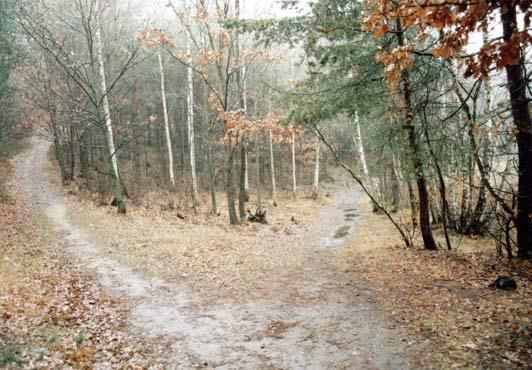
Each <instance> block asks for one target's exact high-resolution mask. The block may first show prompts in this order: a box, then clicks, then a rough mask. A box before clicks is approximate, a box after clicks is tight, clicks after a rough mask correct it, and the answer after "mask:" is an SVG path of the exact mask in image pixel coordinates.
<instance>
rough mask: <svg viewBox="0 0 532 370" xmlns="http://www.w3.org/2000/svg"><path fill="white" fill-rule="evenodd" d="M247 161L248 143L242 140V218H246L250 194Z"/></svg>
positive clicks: (239, 202)
mask: <svg viewBox="0 0 532 370" xmlns="http://www.w3.org/2000/svg"><path fill="white" fill-rule="evenodd" d="M247 162H248V160H247V150H246V144H244V142H243V140H242V143H241V144H240V182H239V184H240V188H239V193H238V213H239V216H240V219H241V220H245V219H246V202H247V201H248V200H249V194H248V192H247V190H246V175H247V172H248V170H247Z"/></svg>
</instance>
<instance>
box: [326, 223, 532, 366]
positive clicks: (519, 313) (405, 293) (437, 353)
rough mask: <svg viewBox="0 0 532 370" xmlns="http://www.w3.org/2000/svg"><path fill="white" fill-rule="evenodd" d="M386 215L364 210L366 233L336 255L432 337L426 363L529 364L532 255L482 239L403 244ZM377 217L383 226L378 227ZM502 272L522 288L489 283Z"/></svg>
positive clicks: (397, 315)
mask: <svg viewBox="0 0 532 370" xmlns="http://www.w3.org/2000/svg"><path fill="white" fill-rule="evenodd" d="M380 217H381V216H377V215H366V216H364V217H363V219H362V220H360V224H359V228H360V229H359V230H360V232H359V233H360V235H361V239H357V240H354V241H353V242H352V244H351V245H349V246H347V247H346V248H345V249H344V250H342V251H340V252H338V253H337V254H334V255H333V256H332V258H331V262H332V263H333V265H335V266H336V267H337V268H338V269H341V271H344V272H345V273H346V274H354V275H355V276H357V277H359V278H363V279H365V280H367V282H368V284H369V285H370V286H371V287H372V290H373V291H374V292H377V293H378V294H375V297H376V298H377V303H378V304H379V305H380V306H382V307H384V308H385V309H386V311H387V312H388V314H389V315H390V316H391V317H393V318H394V319H395V320H396V321H398V322H399V323H401V324H402V325H403V327H404V329H405V331H406V332H409V333H414V334H415V335H417V337H418V341H419V342H423V340H424V344H422V345H421V347H422V351H421V353H420V356H419V362H420V366H421V367H430V368H433V367H437V368H438V367H450V368H463V367H466V368H471V367H474V368H478V367H480V368H522V367H526V366H527V364H530V363H531V362H532V337H531V330H530V327H529V326H530V317H532V309H531V308H530V307H531V303H532V283H531V279H532V274H531V271H532V269H530V263H529V262H520V261H515V262H512V263H509V262H508V261H507V260H505V259H501V258H498V257H497V256H496V255H495V254H494V248H492V247H490V246H489V245H488V246H487V245H486V241H484V240H482V239H478V240H471V241H469V240H467V239H464V241H463V242H464V243H465V244H466V245H465V246H464V247H462V248H460V251H453V252H447V251H437V252H427V251H424V250H417V249H406V248H404V247H397V246H396V245H398V244H399V243H400V240H398V239H397V238H393V236H390V235H394V234H393V230H391V229H390V228H389V226H388V225H387V224H385V223H384V222H378V219H379V218H380ZM376 224H378V225H381V227H380V229H379V230H375V228H374V226H373V228H372V227H371V225H376ZM369 230H373V233H371V234H368V235H366V236H364V235H365V233H369ZM500 275H510V276H512V277H513V278H514V279H516V280H517V284H518V289H517V291H515V292H503V291H498V290H494V289H491V288H489V284H490V283H491V282H492V281H493V280H494V279H495V278H496V277H497V276H500Z"/></svg>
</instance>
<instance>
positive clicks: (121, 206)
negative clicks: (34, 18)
mask: <svg viewBox="0 0 532 370" xmlns="http://www.w3.org/2000/svg"><path fill="white" fill-rule="evenodd" d="M95 8H96V11H97V13H96V28H95V30H94V42H95V46H96V56H97V65H98V74H99V80H100V81H99V82H100V93H101V94H102V95H103V96H102V98H103V99H102V100H103V114H104V117H103V118H104V121H105V126H104V131H105V141H106V148H107V153H108V157H109V160H110V162H111V171H112V174H113V178H114V189H115V199H116V203H117V210H118V213H126V203H125V201H124V198H123V197H122V189H121V186H120V179H119V177H118V176H119V175H118V160H117V153H116V149H115V144H114V139H113V125H112V122H111V111H110V109H109V100H108V96H107V83H106V80H105V66H104V63H103V51H102V49H103V46H102V36H101V30H100V28H101V26H100V12H101V8H100V0H96V1H95ZM98 113H99V112H98Z"/></svg>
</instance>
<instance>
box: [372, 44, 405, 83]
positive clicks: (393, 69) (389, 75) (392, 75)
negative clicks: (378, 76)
mask: <svg viewBox="0 0 532 370" xmlns="http://www.w3.org/2000/svg"><path fill="white" fill-rule="evenodd" d="M411 51H412V47H411V46H407V47H398V48H395V49H394V50H392V51H391V52H386V51H385V52H382V53H380V54H377V56H376V57H375V60H376V61H377V62H379V63H382V64H384V66H385V73H386V79H387V80H388V81H389V82H390V83H397V82H399V80H400V79H401V76H402V73H403V71H405V70H407V69H409V68H410V67H411V66H412V64H413V63H414V58H413V57H412V54H411Z"/></svg>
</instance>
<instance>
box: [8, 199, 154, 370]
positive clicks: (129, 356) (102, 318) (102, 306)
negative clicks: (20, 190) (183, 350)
mask: <svg viewBox="0 0 532 370" xmlns="http://www.w3.org/2000/svg"><path fill="white" fill-rule="evenodd" d="M23 205H24V207H23ZM0 224H1V225H2V228H1V229H0V367H3V366H6V367H15V368H29V369H32V368H68V367H75V368H93V367H94V366H99V367H101V368H124V367H129V368H143V367H146V366H147V365H148V364H149V363H150V361H151V358H152V356H157V355H158V354H157V351H158V350H160V349H157V348H156V347H155V346H152V345H150V344H148V343H145V342H144V341H143V340H140V339H136V336H135V335H132V333H131V332H130V329H129V326H128V321H127V312H126V309H125V307H124V306H123V304H122V303H121V302H118V301H115V300H111V299H110V298H109V297H107V296H106V295H105V294H104V293H103V292H102V291H101V290H100V289H99V288H98V287H97V286H96V285H95V284H93V283H91V282H90V280H89V279H88V277H87V276H85V275H84V274H83V273H81V272H80V271H79V270H78V269H77V268H76V267H75V266H73V265H71V263H70V262H69V261H68V260H67V259H66V258H65V257H63V256H62V255H61V253H60V246H58V244H57V241H56V240H55V239H54V238H53V236H52V232H51V230H50V228H49V225H47V224H46V222H45V220H44V218H42V217H40V216H38V215H35V214H31V213H30V211H29V209H28V207H27V202H23V201H22V200H21V199H17V198H14V197H11V198H10V199H9V201H8V202H1V203H0ZM150 352H153V353H150Z"/></svg>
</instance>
